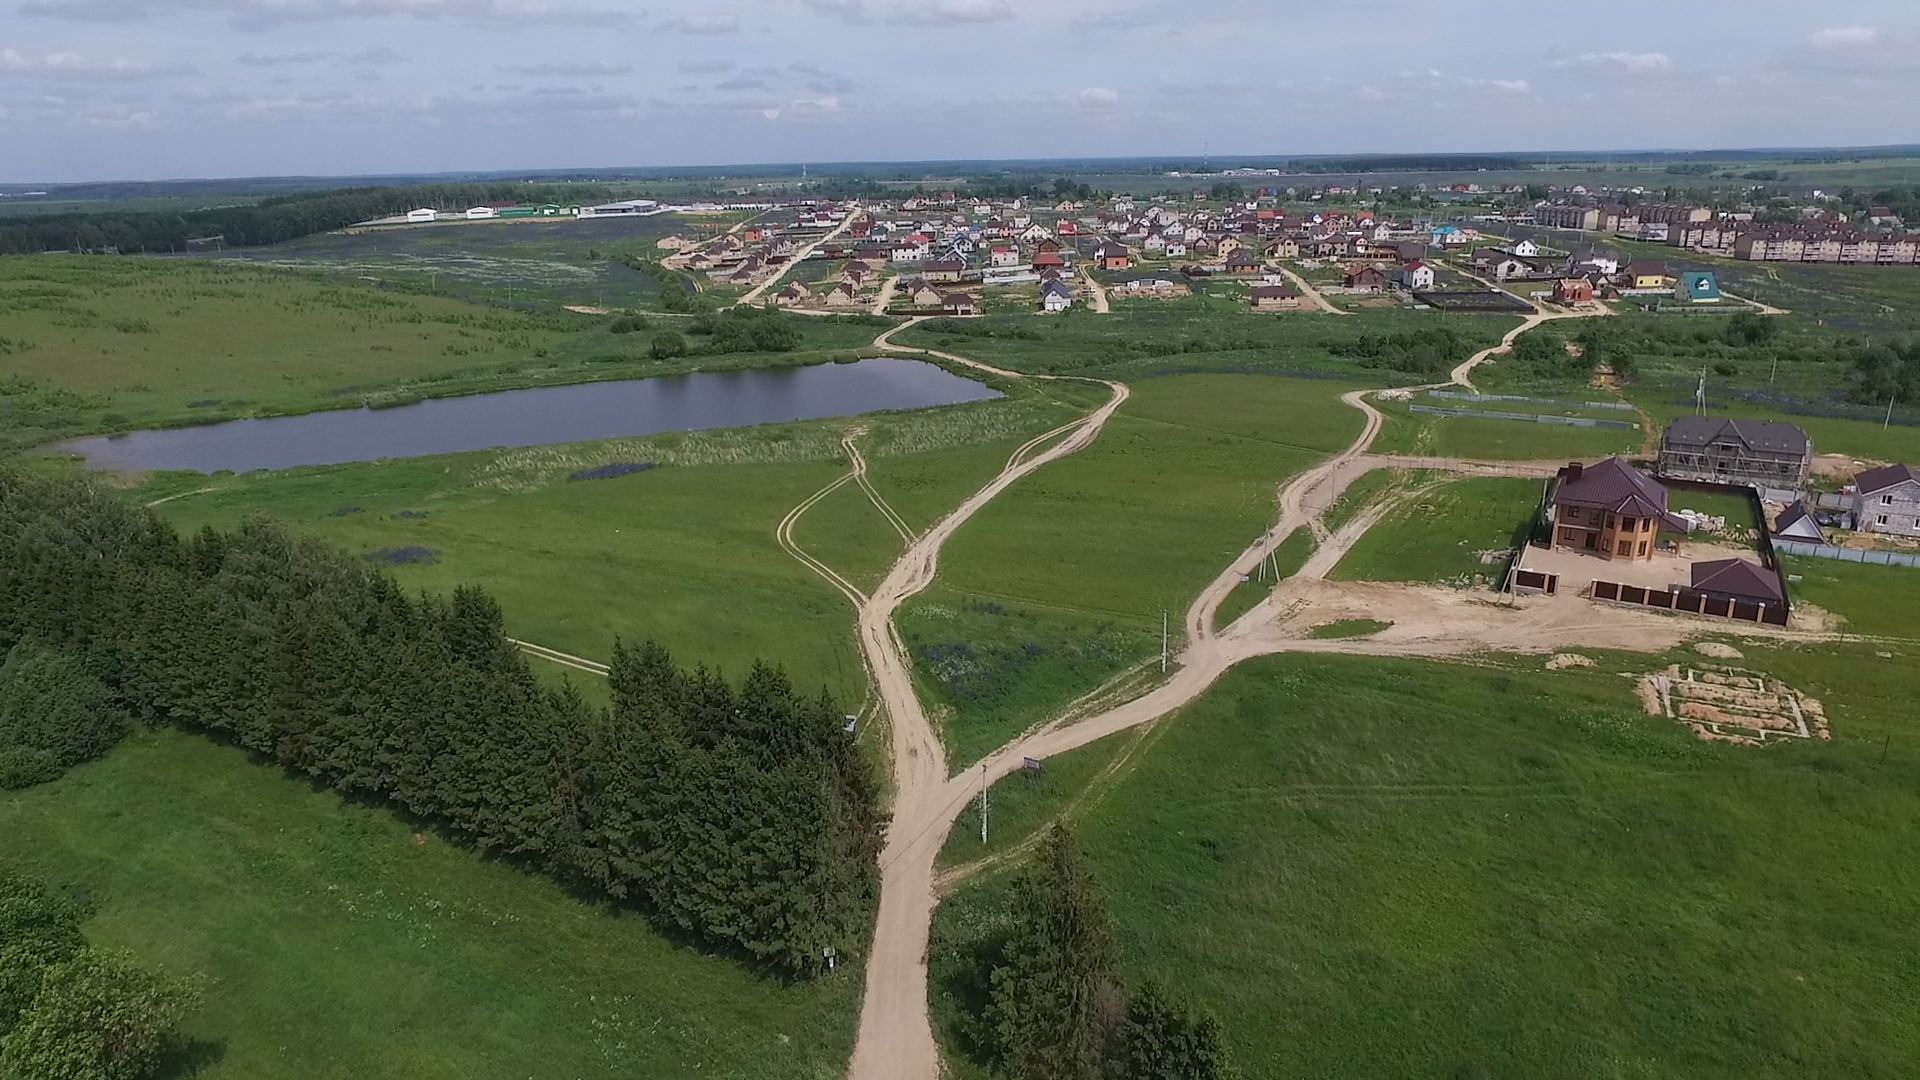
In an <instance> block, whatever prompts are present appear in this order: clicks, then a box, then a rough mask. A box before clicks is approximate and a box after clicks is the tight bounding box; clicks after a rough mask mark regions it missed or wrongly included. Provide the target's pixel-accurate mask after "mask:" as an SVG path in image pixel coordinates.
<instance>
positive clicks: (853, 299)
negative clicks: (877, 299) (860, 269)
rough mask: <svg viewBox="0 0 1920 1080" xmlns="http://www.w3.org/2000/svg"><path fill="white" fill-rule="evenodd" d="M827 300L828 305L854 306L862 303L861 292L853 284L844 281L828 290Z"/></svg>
mask: <svg viewBox="0 0 1920 1080" xmlns="http://www.w3.org/2000/svg"><path fill="white" fill-rule="evenodd" d="M826 301H827V306H828V307H853V306H855V305H857V304H859V303H860V293H859V290H857V289H855V288H854V287H853V285H851V284H850V283H848V282H845V281H843V282H840V283H839V284H838V285H835V286H834V287H833V288H831V289H828V290H827V296H826Z"/></svg>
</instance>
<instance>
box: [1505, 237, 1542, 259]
mask: <svg viewBox="0 0 1920 1080" xmlns="http://www.w3.org/2000/svg"><path fill="white" fill-rule="evenodd" d="M1507 250H1508V251H1509V252H1511V253H1512V254H1514V255H1517V256H1519V257H1520V258H1522V259H1535V258H1539V256H1540V245H1539V244H1536V243H1534V242H1533V241H1531V240H1522V241H1520V242H1519V243H1517V244H1515V245H1513V246H1512V247H1510V248H1508V249H1507Z"/></svg>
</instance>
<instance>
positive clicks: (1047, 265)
mask: <svg viewBox="0 0 1920 1080" xmlns="http://www.w3.org/2000/svg"><path fill="white" fill-rule="evenodd" d="M1066 266H1067V260H1066V259H1065V258H1063V257H1062V256H1061V255H1060V253H1059V252H1057V251H1043V252H1041V253H1039V254H1038V255H1035V256H1034V257H1033V268H1034V269H1035V270H1064V269H1066Z"/></svg>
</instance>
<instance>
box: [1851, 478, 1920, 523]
mask: <svg viewBox="0 0 1920 1080" xmlns="http://www.w3.org/2000/svg"><path fill="white" fill-rule="evenodd" d="M1853 522H1854V528H1856V529H1859V530H1861V531H1862V532H1876V533H1892V534H1894V535H1896V536H1920V470H1916V469H1915V468H1914V467H1913V466H1911V465H1888V466H1885V467H1884V468H1879V469H1868V470H1867V471H1866V472H1863V473H1861V474H1860V475H1858V476H1856V477H1854V478H1853Z"/></svg>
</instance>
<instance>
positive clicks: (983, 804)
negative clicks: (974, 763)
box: [980, 762, 987, 847]
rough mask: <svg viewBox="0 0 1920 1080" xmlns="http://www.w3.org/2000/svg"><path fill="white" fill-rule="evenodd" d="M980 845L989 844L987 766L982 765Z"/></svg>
mask: <svg viewBox="0 0 1920 1080" xmlns="http://www.w3.org/2000/svg"><path fill="white" fill-rule="evenodd" d="M980 846H981V847H986V846H987V766H986V764H985V763H984V762H983V763H982V764H981V766H980Z"/></svg>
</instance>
